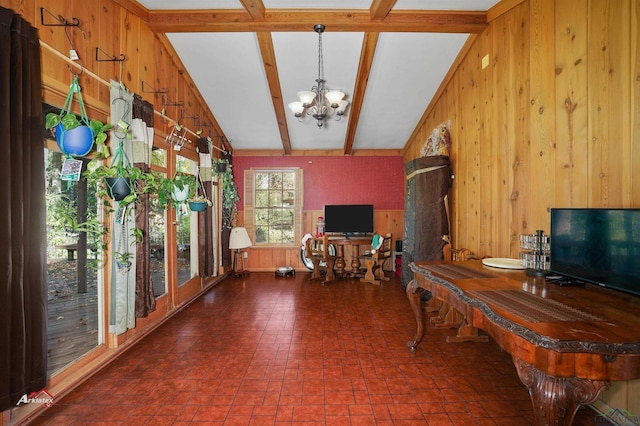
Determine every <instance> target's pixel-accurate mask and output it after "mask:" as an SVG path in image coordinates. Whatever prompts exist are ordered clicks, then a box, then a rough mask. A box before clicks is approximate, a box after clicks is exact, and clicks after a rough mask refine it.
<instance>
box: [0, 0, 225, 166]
mask: <svg viewBox="0 0 640 426" xmlns="http://www.w3.org/2000/svg"><path fill="white" fill-rule="evenodd" d="M0 4H2V6H3V7H8V8H10V9H12V10H14V11H15V12H16V13H19V14H21V15H22V16H23V17H24V18H25V19H27V20H28V21H29V22H31V24H32V25H33V26H35V27H37V28H38V32H39V37H40V40H41V41H42V42H43V49H42V72H43V81H44V84H45V89H46V90H45V92H44V94H43V98H44V101H45V102H48V103H51V104H52V105H55V106H59V107H61V106H62V103H63V101H64V96H65V95H66V93H67V90H68V88H69V85H70V83H71V79H72V75H71V72H70V70H69V68H68V64H67V62H65V60H64V58H63V57H67V58H68V52H69V49H70V48H71V45H70V42H69V40H70V41H71V43H73V47H74V49H75V50H76V51H77V54H78V56H79V58H80V61H78V62H77V63H78V64H80V65H82V67H84V69H85V70H86V71H87V72H79V71H80V70H79V68H73V67H72V68H71V69H72V70H74V72H76V73H79V74H80V75H79V82H80V86H81V87H82V96H83V99H84V101H85V103H86V104H87V108H88V110H89V115H90V118H99V119H102V120H105V119H106V117H107V115H108V110H109V88H108V86H107V85H106V84H104V83H105V82H109V80H115V81H118V82H120V81H122V82H123V83H124V84H125V86H126V87H127V88H128V89H129V90H130V91H131V92H134V93H137V94H139V95H140V96H142V98H143V99H145V100H147V101H149V102H151V103H152V104H153V105H154V109H155V110H156V111H157V112H161V111H162V110H163V109H164V110H165V116H162V115H161V114H156V116H155V121H156V123H155V127H156V131H157V132H158V137H164V132H165V131H166V129H168V128H170V127H171V126H173V124H174V122H176V121H179V120H180V119H181V117H200V123H194V122H192V121H189V120H187V119H186V118H185V119H183V120H182V121H181V124H183V125H185V126H186V127H188V128H189V129H190V130H192V131H193V132H196V131H197V130H200V129H199V128H198V127H197V126H201V125H202V124H204V123H209V125H210V126H209V128H208V129H205V130H210V131H212V132H213V130H215V127H216V126H217V123H215V120H214V119H213V116H212V115H211V112H210V111H209V108H208V107H207V106H206V103H205V102H204V100H203V99H202V97H201V95H200V93H199V92H198V90H197V89H196V87H195V84H194V83H193V81H192V80H191V78H190V77H189V75H188V74H187V73H186V71H185V69H184V66H183V65H182V63H181V62H180V61H179V59H178V57H177V55H176V54H175V52H174V51H173V49H172V47H171V45H170V43H168V41H167V40H166V38H165V37H164V36H160V35H155V34H154V33H152V32H151V31H150V30H149V29H148V28H147V26H146V25H145V23H144V22H143V21H142V20H141V19H140V18H138V17H137V16H135V15H134V14H132V13H131V12H129V11H128V10H126V9H124V8H123V7H121V6H119V5H118V4H116V3H115V2H114V1H113V0H94V1H92V3H91V7H87V3H86V2H85V1H82V0H71V1H55V0H49V1H46V0H0ZM41 8H44V12H43V14H42V16H44V23H45V24H55V23H57V20H56V17H58V16H60V17H62V18H65V19H67V20H68V21H71V20H72V18H76V19H78V20H79V21H80V25H79V27H68V28H67V29H66V33H65V28H64V27H61V26H48V25H43V24H42V18H41ZM67 34H68V38H67ZM96 48H99V49H100V52H99V59H108V58H109V57H111V56H115V57H119V55H121V54H122V55H125V57H126V59H125V61H124V62H104V61H98V60H96ZM143 82H144V83H143ZM143 84H144V87H143ZM143 89H144V90H143ZM161 90H164V92H165V93H153V92H157V91H161ZM175 103H180V104H181V105H182V106H175V105H172V104H175ZM163 104H169V105H166V106H165V105H163ZM182 108H184V111H183V110H182ZM212 126H213V128H212ZM214 133H215V132H214ZM205 135H206V132H205ZM190 139H191V140H193V139H195V135H193V134H191V135H190ZM214 155H216V154H215V153H214Z"/></svg>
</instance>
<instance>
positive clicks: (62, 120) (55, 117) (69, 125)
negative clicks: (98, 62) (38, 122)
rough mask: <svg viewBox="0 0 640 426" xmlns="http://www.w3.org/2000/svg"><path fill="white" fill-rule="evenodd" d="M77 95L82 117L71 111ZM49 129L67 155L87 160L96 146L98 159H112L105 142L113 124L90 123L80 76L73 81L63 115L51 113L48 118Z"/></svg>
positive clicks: (63, 108)
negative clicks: (79, 80) (86, 157)
mask: <svg viewBox="0 0 640 426" xmlns="http://www.w3.org/2000/svg"><path fill="white" fill-rule="evenodd" d="M74 94H77V95H78V106H79V109H80V117H79V118H78V117H77V116H76V115H75V114H73V113H72V112H71V107H72V104H73V99H74ZM45 127H46V128H47V129H50V130H51V131H52V132H53V133H54V136H55V138H56V142H57V144H58V147H59V148H60V151H62V153H64V154H65V155H68V156H72V157H83V156H85V155H87V154H88V153H89V152H90V151H91V149H92V148H93V146H94V143H95V145H96V153H97V155H98V157H100V158H106V157H109V149H108V148H107V146H106V144H105V142H106V140H107V132H108V131H109V129H110V128H111V125H110V124H103V123H102V122H101V121H98V120H89V118H88V117H87V110H86V107H85V105H84V102H83V100H82V94H81V90H80V84H79V83H78V77H77V76H74V78H73V82H72V83H71V86H70V87H69V92H68V93H67V98H66V99H65V101H64V105H63V106H62V109H61V110H60V113H59V114H56V113H53V112H50V113H48V114H47V116H46V117H45Z"/></svg>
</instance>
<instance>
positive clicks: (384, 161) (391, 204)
mask: <svg viewBox="0 0 640 426" xmlns="http://www.w3.org/2000/svg"><path fill="white" fill-rule="evenodd" d="M252 167H254V168H256V167H300V168H302V169H303V170H304V210H323V209H324V206H325V204H373V208H374V209H379V210H402V209H404V163H403V158H402V157H401V156H393V157H333V156H330V157H297V156H296V157H294V156H292V157H287V156H282V157H259V156H255V157H234V158H233V175H234V179H235V181H236V184H237V186H238V193H239V195H240V203H238V209H239V210H244V171H245V170H246V169H250V168H252Z"/></svg>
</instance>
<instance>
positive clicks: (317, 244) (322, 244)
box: [305, 235, 336, 284]
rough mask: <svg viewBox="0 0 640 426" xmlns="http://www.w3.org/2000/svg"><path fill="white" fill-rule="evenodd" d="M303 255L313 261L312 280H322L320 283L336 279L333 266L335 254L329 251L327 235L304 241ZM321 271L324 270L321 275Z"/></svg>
mask: <svg viewBox="0 0 640 426" xmlns="http://www.w3.org/2000/svg"><path fill="white" fill-rule="evenodd" d="M305 256H306V257H307V258H308V259H309V260H310V261H311V262H312V263H313V272H312V273H311V278H309V281H312V280H322V279H324V280H323V281H322V284H324V283H326V282H329V281H333V280H335V279H336V276H335V273H334V272H333V268H334V266H335V262H336V256H335V254H331V253H330V252H329V238H328V237H327V235H325V236H323V237H319V238H309V239H308V240H307V241H306V243H305ZM322 271H326V274H325V275H323V274H322Z"/></svg>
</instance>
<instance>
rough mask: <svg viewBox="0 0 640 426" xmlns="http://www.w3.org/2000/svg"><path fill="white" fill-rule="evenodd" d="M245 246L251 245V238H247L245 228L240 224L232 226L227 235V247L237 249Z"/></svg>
mask: <svg viewBox="0 0 640 426" xmlns="http://www.w3.org/2000/svg"><path fill="white" fill-rule="evenodd" d="M247 247H251V239H250V238H249V234H248V233H247V230H246V228H244V227H242V226H238V227H236V228H233V229H232V230H231V235H230V236H229V248H230V249H232V250H239V249H243V248H247Z"/></svg>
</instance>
